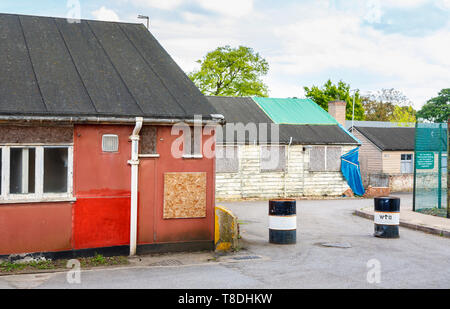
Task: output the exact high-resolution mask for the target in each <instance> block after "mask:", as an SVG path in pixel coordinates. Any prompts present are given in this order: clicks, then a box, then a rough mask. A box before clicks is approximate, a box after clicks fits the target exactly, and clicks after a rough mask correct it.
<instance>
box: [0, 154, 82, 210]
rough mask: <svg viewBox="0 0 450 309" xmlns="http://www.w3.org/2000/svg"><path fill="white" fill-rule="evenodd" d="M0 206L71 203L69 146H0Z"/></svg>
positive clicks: (71, 166) (71, 184)
mask: <svg viewBox="0 0 450 309" xmlns="http://www.w3.org/2000/svg"><path fill="white" fill-rule="evenodd" d="M0 158H1V160H0V174H1V177H0V179H1V182H0V188H1V195H0V202H4V203H8V202H11V201H16V202H17V201H24V202H26V201H31V202H33V201H43V200H45V201H46V200H51V199H52V198H54V199H58V200H60V199H65V198H68V199H72V191H73V180H72V178H71V177H72V174H73V173H72V171H73V162H72V161H73V147H72V146H0Z"/></svg>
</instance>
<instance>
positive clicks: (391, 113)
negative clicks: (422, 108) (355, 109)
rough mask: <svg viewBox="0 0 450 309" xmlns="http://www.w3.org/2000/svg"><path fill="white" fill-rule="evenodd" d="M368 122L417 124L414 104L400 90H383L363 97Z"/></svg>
mask: <svg viewBox="0 0 450 309" xmlns="http://www.w3.org/2000/svg"><path fill="white" fill-rule="evenodd" d="M362 101H363V107H364V110H365V116H366V120H368V121H391V122H398V123H400V124H403V123H409V122H415V121H416V116H415V115H416V111H415V110H414V108H413V107H412V102H411V101H410V100H409V99H408V98H407V97H406V96H405V95H404V94H403V93H402V92H401V91H399V90H395V89H394V88H391V89H381V90H379V91H377V92H376V93H369V94H367V95H365V96H363V97H362Z"/></svg>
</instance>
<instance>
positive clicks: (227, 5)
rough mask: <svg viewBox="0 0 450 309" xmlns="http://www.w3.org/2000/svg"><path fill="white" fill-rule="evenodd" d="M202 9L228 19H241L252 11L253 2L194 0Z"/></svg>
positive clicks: (248, 0)
mask: <svg viewBox="0 0 450 309" xmlns="http://www.w3.org/2000/svg"><path fill="white" fill-rule="evenodd" d="M196 1H197V3H198V4H200V6H202V7H203V8H204V9H207V10H210V11H213V12H217V13H219V14H222V15H225V16H230V17H242V16H245V15H248V14H249V13H251V12H252V11H253V0H227V1H223V0H196Z"/></svg>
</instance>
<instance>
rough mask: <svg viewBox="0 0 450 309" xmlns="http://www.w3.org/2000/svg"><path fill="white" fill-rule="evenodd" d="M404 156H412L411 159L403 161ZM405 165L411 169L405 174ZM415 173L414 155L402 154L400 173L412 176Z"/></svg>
mask: <svg viewBox="0 0 450 309" xmlns="http://www.w3.org/2000/svg"><path fill="white" fill-rule="evenodd" d="M402 156H406V157H408V156H411V159H402ZM404 165H408V166H409V167H410V169H409V172H405V171H404V169H403V166H404ZM413 172H414V155H413V154H411V153H402V154H401V155H400V173H401V174H411V173H413Z"/></svg>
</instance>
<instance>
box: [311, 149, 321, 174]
mask: <svg viewBox="0 0 450 309" xmlns="http://www.w3.org/2000/svg"><path fill="white" fill-rule="evenodd" d="M309 170H310V171H311V172H325V146H313V147H312V148H311V150H310V152H309Z"/></svg>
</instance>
